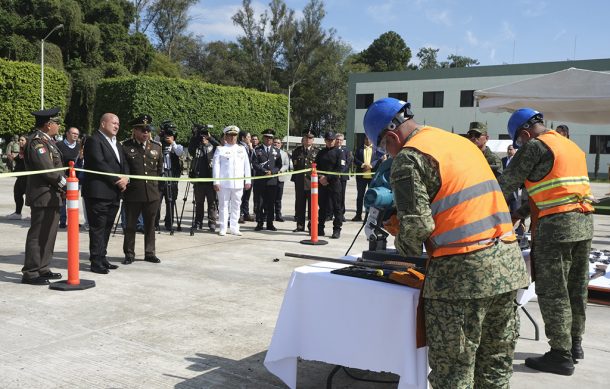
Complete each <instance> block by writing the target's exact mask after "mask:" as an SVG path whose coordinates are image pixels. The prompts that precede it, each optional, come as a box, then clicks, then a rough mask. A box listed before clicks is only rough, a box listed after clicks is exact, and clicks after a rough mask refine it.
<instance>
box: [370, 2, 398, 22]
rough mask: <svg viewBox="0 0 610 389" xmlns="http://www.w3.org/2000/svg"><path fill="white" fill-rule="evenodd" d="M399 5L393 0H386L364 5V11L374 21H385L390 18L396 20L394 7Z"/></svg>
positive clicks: (396, 15)
mask: <svg viewBox="0 0 610 389" xmlns="http://www.w3.org/2000/svg"><path fill="white" fill-rule="evenodd" d="M400 8H401V7H400V6H399V4H398V3H397V2H396V1H395V0H388V1H386V2H379V3H377V4H375V5H369V6H368V7H366V13H367V14H368V15H369V16H370V17H371V18H373V20H375V21H376V22H379V23H387V22H388V21H390V20H396V19H397V18H398V15H399V14H398V13H397V12H396V9H400Z"/></svg>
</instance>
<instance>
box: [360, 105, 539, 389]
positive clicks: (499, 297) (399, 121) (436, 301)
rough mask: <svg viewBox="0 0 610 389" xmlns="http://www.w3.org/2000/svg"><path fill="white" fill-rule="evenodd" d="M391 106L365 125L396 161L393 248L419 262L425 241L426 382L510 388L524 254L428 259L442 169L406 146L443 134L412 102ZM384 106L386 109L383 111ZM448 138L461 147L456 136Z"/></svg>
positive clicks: (500, 251) (464, 155) (514, 248)
mask: <svg viewBox="0 0 610 389" xmlns="http://www.w3.org/2000/svg"><path fill="white" fill-rule="evenodd" d="M396 102H397V100H395V99H391V98H386V99H382V100H379V101H377V102H375V103H374V104H373V105H372V106H371V107H369V110H368V111H367V114H366V115H365V118H364V127H365V131H366V135H367V136H368V137H369V139H371V141H372V142H373V144H375V145H379V146H378V147H379V148H381V149H384V148H385V150H386V151H387V152H389V153H390V155H392V156H393V157H394V158H395V159H394V162H393V164H392V172H391V184H392V189H393V192H394V200H395V203H396V207H397V211H398V214H397V217H398V220H399V223H400V228H399V233H398V235H397V236H396V239H395V245H396V248H397V249H398V250H399V252H400V253H401V254H402V255H405V256H419V255H420V254H421V253H422V242H426V246H427V248H428V255H430V256H431V259H430V261H429V265H428V269H427V273H426V281H425V285H424V289H423V297H424V311H425V324H426V337H427V342H428V346H429V351H428V360H429V364H430V368H431V372H430V374H429V376H428V378H429V381H430V384H431V386H432V387H434V388H472V387H478V388H508V387H509V380H510V377H511V375H512V360H513V352H514V348H515V344H516V341H517V336H518V329H519V316H518V315H517V313H516V310H517V306H516V304H515V302H514V300H515V296H516V291H517V289H519V288H523V287H525V286H527V285H528V276H527V271H526V269H525V263H524V261H523V258H522V256H521V252H520V250H519V247H518V245H517V244H516V242H515V241H514V240H513V241H512V242H510V243H507V242H505V241H504V240H502V239H494V240H491V241H492V242H494V243H486V244H485V246H484V248H482V249H480V250H477V251H470V252H467V253H465V254H458V255H448V256H439V257H434V256H433V255H432V254H431V252H432V251H433V250H434V247H433V246H431V241H430V237H431V235H432V234H433V232H434V231H435V229H436V228H438V227H439V226H437V225H435V222H434V219H433V216H432V214H433V210H432V207H431V202H433V201H434V200H435V197H436V195H437V193H439V190H440V189H441V186H442V183H441V174H440V165H439V163H438V162H437V161H436V160H435V159H434V158H432V157H431V156H430V155H427V154H424V153H423V152H421V151H419V150H417V149H416V148H412V147H409V145H408V144H407V142H409V141H411V140H412V139H414V138H415V137H417V135H418V134H419V133H421V131H422V130H427V131H430V130H432V131H435V132H436V133H439V132H441V133H444V131H443V130H440V129H434V128H430V127H428V128H426V127H425V126H420V125H419V124H417V123H416V122H415V121H414V120H413V114H412V112H411V110H410V104H409V103H405V102H402V101H399V103H396ZM385 103H388V104H389V105H390V109H385V108H384V107H383V105H384V104H385ZM396 104H398V105H396ZM396 107H398V108H396ZM401 107H402V108H401ZM397 110H398V112H397ZM375 111H377V112H375ZM379 112H381V114H379ZM375 116H377V117H379V120H375ZM447 135H449V136H450V137H454V135H452V134H447ZM456 138H457V139H460V140H459V141H458V140H456ZM451 139H453V141H454V142H458V143H459V142H462V141H461V138H460V137H458V136H455V138H451ZM405 144H407V145H406V147H405V146H404V145H405ZM430 146H431V147H434V145H430ZM465 146H468V144H467V143H466V144H465ZM451 152H452V153H453V152H455V153H457V155H455V156H454V158H455V159H461V160H466V159H468V158H474V159H481V160H482V158H481V156H480V154H479V153H478V151H477V150H476V148H474V147H472V148H470V147H463V149H455V151H451ZM481 168H482V169H487V172H482V173H481V174H483V176H485V177H493V175H492V172H491V171H489V168H488V167H487V166H485V165H482V166H481ZM458 179H459V178H458ZM487 181H490V180H489V179H487ZM491 181H493V182H495V180H493V178H492V179H491ZM498 191H499V188H497V185H496V188H495V189H494V193H495V196H499V197H500V198H501V194H500V193H498ZM504 208H506V210H505V213H507V211H508V209H507V206H506V205H504V206H503V207H502V209H504ZM490 216H491V215H490ZM448 222H449V221H448ZM509 223H510V221H509ZM504 228H506V227H504ZM508 229H509V232H510V234H511V235H512V231H511V230H510V226H509V227H508ZM513 236H514V235H513ZM477 244H478V242H477Z"/></svg>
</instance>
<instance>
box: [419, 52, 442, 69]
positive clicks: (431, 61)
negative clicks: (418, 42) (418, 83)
mask: <svg viewBox="0 0 610 389" xmlns="http://www.w3.org/2000/svg"><path fill="white" fill-rule="evenodd" d="M439 50H440V49H433V48H432V47H422V48H421V49H419V51H418V52H417V58H419V69H436V68H439V67H440V65H439V63H438V61H437V59H436V56H437V54H438V52H439Z"/></svg>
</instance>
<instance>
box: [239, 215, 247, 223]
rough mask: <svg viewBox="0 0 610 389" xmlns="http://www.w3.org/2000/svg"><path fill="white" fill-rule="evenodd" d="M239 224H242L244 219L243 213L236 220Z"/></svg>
mask: <svg viewBox="0 0 610 389" xmlns="http://www.w3.org/2000/svg"><path fill="white" fill-rule="evenodd" d="M237 222H238V223H239V224H244V223H245V222H246V221H245V220H244V215H241V216H240V217H239V220H238V221H237Z"/></svg>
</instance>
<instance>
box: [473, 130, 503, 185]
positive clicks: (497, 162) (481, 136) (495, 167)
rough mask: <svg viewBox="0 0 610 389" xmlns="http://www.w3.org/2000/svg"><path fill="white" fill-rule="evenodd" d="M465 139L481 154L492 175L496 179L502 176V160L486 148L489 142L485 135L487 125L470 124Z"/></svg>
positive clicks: (487, 136)
mask: <svg viewBox="0 0 610 389" xmlns="http://www.w3.org/2000/svg"><path fill="white" fill-rule="evenodd" d="M466 137H467V138H468V139H470V141H471V142H472V143H474V144H475V145H476V146H477V147H478V148H479V149H480V150H481V151H482V152H483V156H484V157H485V160H486V161H487V163H488V164H489V167H490V168H491V171H492V172H494V175H495V176H496V177H498V176H499V175H500V174H502V159H501V158H500V157H498V156H497V155H496V154H495V153H494V152H493V151H491V149H490V148H489V147H488V146H487V141H488V140H489V135H487V124H485V123H481V122H470V126H469V129H468V132H467V133H466Z"/></svg>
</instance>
